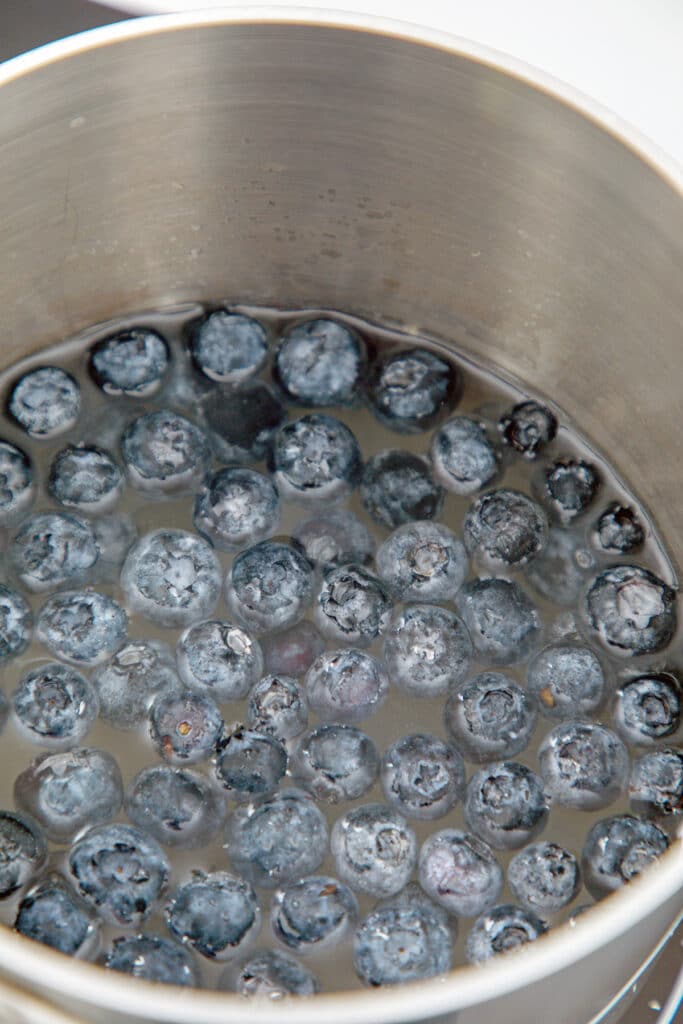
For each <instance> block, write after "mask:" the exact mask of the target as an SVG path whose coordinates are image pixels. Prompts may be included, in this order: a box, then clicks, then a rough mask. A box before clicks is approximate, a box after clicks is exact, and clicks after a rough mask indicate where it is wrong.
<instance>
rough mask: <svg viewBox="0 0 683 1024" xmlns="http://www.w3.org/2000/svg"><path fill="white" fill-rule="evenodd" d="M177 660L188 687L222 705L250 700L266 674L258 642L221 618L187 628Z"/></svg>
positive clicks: (244, 631)
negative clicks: (231, 701)
mask: <svg viewBox="0 0 683 1024" xmlns="http://www.w3.org/2000/svg"><path fill="white" fill-rule="evenodd" d="M176 658H177V662H178V671H179V673H180V678H181V679H182V680H183V682H184V683H185V685H186V686H189V688H190V689H191V690H195V691H196V692H197V693H201V694H203V695H204V696H207V697H213V699H214V700H215V701H216V703H218V704H223V703H224V702H226V701H230V700H241V699H242V698H243V697H246V695H247V693H248V692H249V689H250V687H251V686H252V685H253V684H254V683H255V682H256V680H257V679H258V678H259V676H260V675H261V673H262V672H263V655H262V653H261V647H260V644H259V642H258V640H256V639H254V637H252V636H251V635H250V634H249V633H248V632H247V631H246V630H244V629H242V628H241V626H235V625H233V624H232V623H231V622H222V621H220V620H219V619H210V620H208V621H207V622H198V623H196V625H194V626H190V628H189V629H186V630H185V632H184V633H182V634H181V636H180V638H179V640H178V644H177V647H176Z"/></svg>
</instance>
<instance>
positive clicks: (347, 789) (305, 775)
mask: <svg viewBox="0 0 683 1024" xmlns="http://www.w3.org/2000/svg"><path fill="white" fill-rule="evenodd" d="M378 771H379V754H378V753H377V747H376V746H375V744H374V742H373V741H372V740H371V739H370V737H369V736H366V734H365V733H364V732H361V731H360V729H356V728H354V726H352V725H321V726H319V727H318V728H317V729H313V730H311V732H308V733H306V735H305V736H302V738H301V739H300V740H299V743H298V744H297V746H296V749H295V750H294V753H293V754H292V758H291V767H290V772H291V775H292V778H293V779H294V781H295V782H297V783H298V784H299V785H301V786H303V787H304V789H306V790H307V791H308V792H309V793H310V794H311V795H312V796H314V797H315V798H316V800H324V801H326V802H327V803H330V804H336V803H339V802H340V801H341V800H356V799H357V798H358V797H360V796H363V794H364V793H367V791H368V790H369V789H371V788H372V786H373V785H374V782H375V779H376V778H377V773H378Z"/></svg>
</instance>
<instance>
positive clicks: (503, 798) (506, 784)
mask: <svg viewBox="0 0 683 1024" xmlns="http://www.w3.org/2000/svg"><path fill="white" fill-rule="evenodd" d="M465 820H466V822H467V824H468V826H469V828H471V829H472V831H473V832H476V834H477V835H478V836H480V837H481V838H482V839H484V840H485V841H486V842H487V843H489V845H490V846H492V847H493V848H494V849H495V850H517V849H519V847H520V846H524V845H525V843H528V842H529V840H530V839H533V838H534V837H535V836H537V835H538V834H539V832H542V831H543V829H544V827H545V823H546V821H547V820H548V800H547V798H546V795H545V792H544V789H543V782H542V781H541V779H539V777H538V776H537V775H535V774H534V772H532V771H531V769H530V768H527V767H526V766H525V765H523V764H518V763H517V762H516V761H497V762H494V763H493V764H489V765H487V766H486V767H485V768H482V769H480V771H478V772H475V774H474V775H473V776H472V778H471V779H470V781H469V783H468V785H467V796H466V798H465Z"/></svg>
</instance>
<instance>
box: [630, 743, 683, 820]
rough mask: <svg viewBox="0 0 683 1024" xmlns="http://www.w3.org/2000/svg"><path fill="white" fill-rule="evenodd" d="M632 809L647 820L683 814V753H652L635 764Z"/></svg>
mask: <svg viewBox="0 0 683 1024" xmlns="http://www.w3.org/2000/svg"><path fill="white" fill-rule="evenodd" d="M629 798H630V801H631V807H632V808H633V809H634V811H637V812H638V813H639V814H643V815H645V816H647V817H650V816H660V815H669V814H681V813H683V751H681V750H680V748H679V749H674V748H671V749H667V748H665V749H663V750H650V751H648V752H647V753H646V754H643V755H642V756H641V757H639V758H637V759H636V760H635V761H634V762H633V768H632V769H631V781H630V785H629Z"/></svg>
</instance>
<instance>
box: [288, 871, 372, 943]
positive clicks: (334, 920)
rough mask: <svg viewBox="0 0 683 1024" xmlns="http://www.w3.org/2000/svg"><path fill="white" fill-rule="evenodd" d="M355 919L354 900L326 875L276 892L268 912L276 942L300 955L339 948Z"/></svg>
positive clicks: (346, 890)
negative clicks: (337, 946)
mask: <svg viewBox="0 0 683 1024" xmlns="http://www.w3.org/2000/svg"><path fill="white" fill-rule="evenodd" d="M357 917H358V902H357V900H356V897H355V896H354V895H353V893H352V892H351V890H350V889H349V888H348V886H346V885H344V884H343V882H338V881H337V879H336V878H330V876H329V875H312V876H311V877H309V878H303V879H301V880H300V881H298V882H292V883H290V884H289V885H288V886H286V887H285V888H284V889H279V890H278V891H277V892H276V893H275V894H274V896H273V900H272V903H271V909H270V923H271V927H272V929H273V934H274V935H275V938H276V939H279V941H280V942H281V943H282V944H283V945H284V946H287V947H288V948H289V949H291V950H293V951H294V952H295V953H299V954H300V955H303V954H306V953H314V952H315V953H318V952H320V951H321V950H323V949H324V950H327V949H330V948H331V947H332V946H336V945H338V944H339V943H340V942H342V941H343V940H344V939H345V938H346V937H347V936H348V935H349V933H350V932H351V931H352V929H353V928H354V926H355V924H356V919H357Z"/></svg>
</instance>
